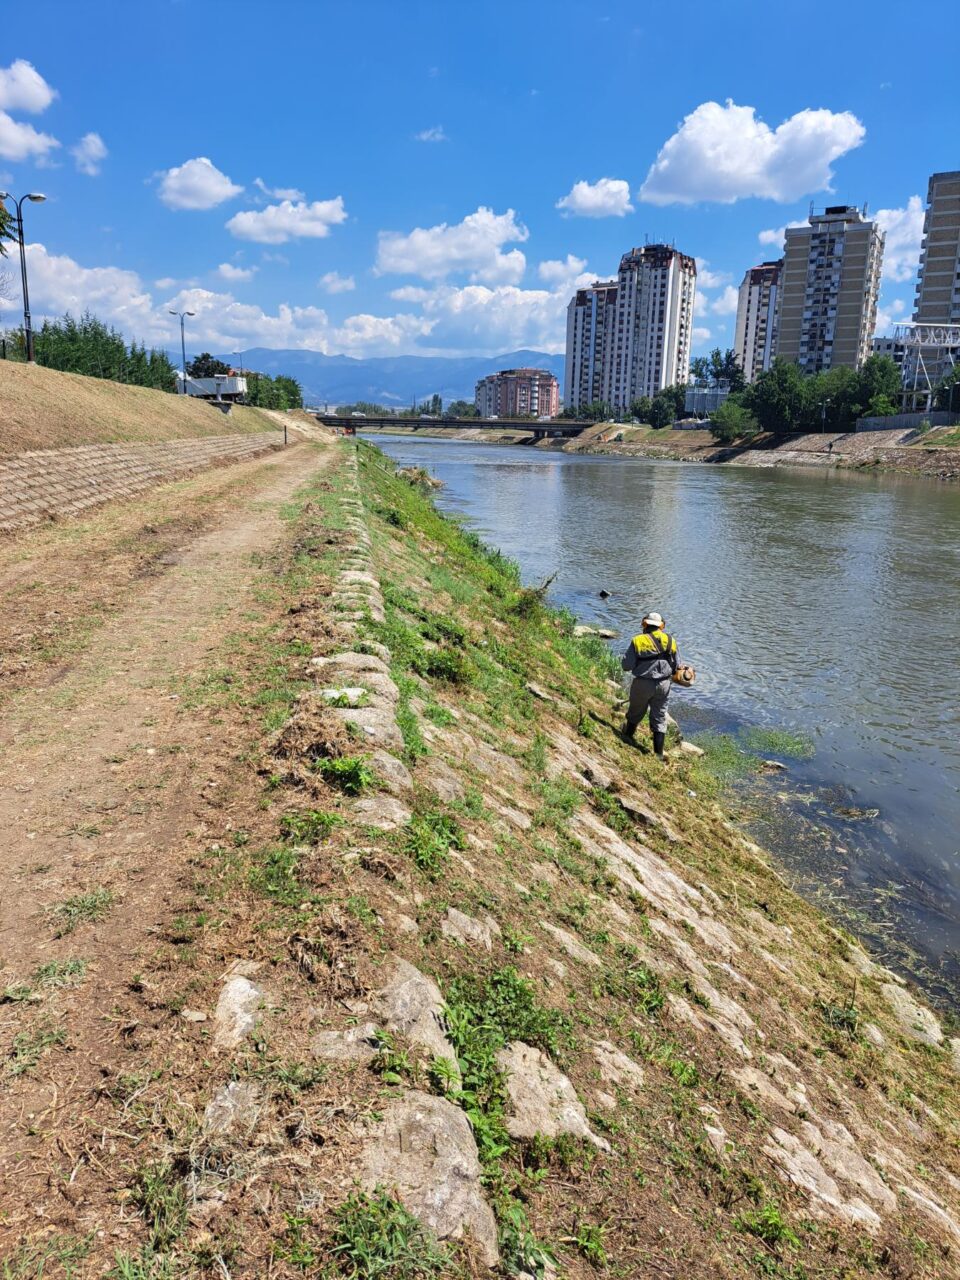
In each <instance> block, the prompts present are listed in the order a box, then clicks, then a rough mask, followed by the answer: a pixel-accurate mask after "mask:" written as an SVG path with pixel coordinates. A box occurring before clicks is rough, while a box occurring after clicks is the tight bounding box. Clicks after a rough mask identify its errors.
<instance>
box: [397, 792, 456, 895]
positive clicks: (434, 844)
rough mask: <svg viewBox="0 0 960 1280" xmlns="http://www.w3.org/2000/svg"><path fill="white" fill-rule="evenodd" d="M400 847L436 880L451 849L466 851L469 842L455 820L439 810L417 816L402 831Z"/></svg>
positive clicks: (431, 810)
mask: <svg viewBox="0 0 960 1280" xmlns="http://www.w3.org/2000/svg"><path fill="white" fill-rule="evenodd" d="M401 847H402V849H403V852H404V853H405V854H406V855H407V857H408V858H412V859H413V861H414V863H415V864H416V865H417V867H419V869H420V870H421V871H422V872H423V873H424V874H425V875H427V876H429V877H430V879H431V880H435V879H436V878H437V877H438V876H439V874H440V872H441V871H442V870H443V867H444V865H445V864H446V861H447V858H448V857H449V855H450V850H451V849H458V850H463V849H465V848H466V847H467V840H466V836H465V835H464V833H463V828H462V827H461V826H460V824H459V823H458V822H457V821H456V819H455V818H452V817H450V816H449V814H445V813H443V812H442V811H441V810H439V809H428V810H426V812H425V813H415V814H414V815H413V817H412V818H411V819H410V821H409V822H408V823H407V825H406V826H405V827H404V828H403V832H402V844H401Z"/></svg>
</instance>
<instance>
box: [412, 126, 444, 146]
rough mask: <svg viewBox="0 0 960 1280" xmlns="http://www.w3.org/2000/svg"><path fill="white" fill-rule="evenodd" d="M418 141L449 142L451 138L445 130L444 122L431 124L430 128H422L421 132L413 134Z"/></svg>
mask: <svg viewBox="0 0 960 1280" xmlns="http://www.w3.org/2000/svg"><path fill="white" fill-rule="evenodd" d="M413 137H414V140H415V141H416V142H449V141H450V139H449V138H448V137H447V135H446V134H445V133H444V131H443V125H442V124H435V125H431V127H430V128H429V129H421V130H420V132H419V133H415V134H414V135H413Z"/></svg>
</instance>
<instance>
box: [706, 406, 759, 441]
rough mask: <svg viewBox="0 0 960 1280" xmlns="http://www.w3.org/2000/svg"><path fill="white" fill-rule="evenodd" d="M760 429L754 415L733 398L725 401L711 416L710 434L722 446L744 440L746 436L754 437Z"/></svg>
mask: <svg viewBox="0 0 960 1280" xmlns="http://www.w3.org/2000/svg"><path fill="white" fill-rule="evenodd" d="M758 429H759V428H758V427H757V421H756V418H754V416H753V414H751V413H750V411H749V410H748V409H745V408H744V407H743V405H742V404H740V403H739V402H738V401H737V400H734V399H733V397H731V398H730V399H729V400H724V402H723V404H722V405H720V407H719V408H718V409H714V411H713V413H712V414H711V415H710V434H711V435H712V436H713V438H714V440H719V441H720V442H721V444H730V443H732V441H734V440H742V439H743V438H744V436H754V435H756V434H757V431H758Z"/></svg>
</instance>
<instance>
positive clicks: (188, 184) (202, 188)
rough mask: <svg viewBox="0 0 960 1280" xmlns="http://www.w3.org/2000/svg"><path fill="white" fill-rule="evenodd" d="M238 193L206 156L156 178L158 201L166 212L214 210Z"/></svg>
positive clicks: (233, 185)
mask: <svg viewBox="0 0 960 1280" xmlns="http://www.w3.org/2000/svg"><path fill="white" fill-rule="evenodd" d="M242 190H243V187H238V186H237V185H236V184H235V183H233V182H231V181H230V179H229V178H228V177H227V175H226V174H225V173H221V172H220V170H219V169H218V168H217V166H216V165H215V164H213V163H212V161H210V160H208V159H207V157H206V156H197V157H196V159H194V160H187V161H186V163H185V164H181V165H178V166H177V167H176V168H173V169H167V170H165V171H164V172H163V174H162V175H161V179H160V199H161V200H162V201H163V203H164V204H165V205H167V206H168V208H170V209H214V208H216V206H217V205H218V204H223V202H224V200H232V199H233V197H234V196H238V195H239V194H240V192H241V191H242Z"/></svg>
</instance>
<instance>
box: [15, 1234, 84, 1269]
mask: <svg viewBox="0 0 960 1280" xmlns="http://www.w3.org/2000/svg"><path fill="white" fill-rule="evenodd" d="M93 1240H94V1237H93V1235H92V1234H90V1235H88V1236H83V1237H80V1236H69V1235H55V1236H47V1237H45V1238H44V1239H43V1240H36V1241H28V1242H26V1243H24V1244H21V1245H20V1247H19V1248H17V1249H15V1250H13V1251H12V1252H11V1253H9V1254H8V1255H7V1257H6V1258H4V1259H3V1261H2V1263H0V1280H47V1277H49V1278H50V1280H54V1277H56V1278H57V1280H74V1277H79V1276H80V1275H81V1274H82V1272H81V1270H80V1268H81V1264H82V1263H83V1262H84V1261H85V1260H86V1258H87V1256H88V1255H89V1253H90V1250H91V1248H92V1247H93Z"/></svg>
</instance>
